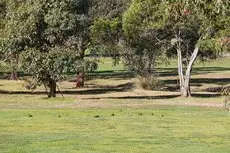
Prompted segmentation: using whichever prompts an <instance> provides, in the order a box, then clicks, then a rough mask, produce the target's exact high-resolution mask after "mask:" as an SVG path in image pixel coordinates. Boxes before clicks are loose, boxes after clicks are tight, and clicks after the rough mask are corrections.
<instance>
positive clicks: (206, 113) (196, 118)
mask: <svg viewBox="0 0 230 153" xmlns="http://www.w3.org/2000/svg"><path fill="white" fill-rule="evenodd" d="M229 115H230V114H229V113H228V112H225V111H222V110H219V109H205V108H202V109H201V108H194V107H192V108H189V107H165V106H164V107H160V106H156V107H153V108H148V109H130V108H121V109H58V110H53V109H45V110H44V109H29V110H28V109H26V110H25V109H13V110H12V109H7V110H1V112H0V125H1V126H0V135H1V139H0V148H1V150H0V151H1V152H2V153H5V152H14V153H31V152H39V153H42V152H44V153H47V152H48V153H51V152H52V153H59V152H60V153H63V152H76V153H112V152H114V153H121V152H122V153H123V152H124V153H125V152H128V153H159V152H160V153H168V152H170V153H184V152H186V153H202V152H205V153H228V152H229V151H230V149H229V147H230V139H229V138H230V132H229V130H228V129H229V125H230V120H229V117H230V116H229Z"/></svg>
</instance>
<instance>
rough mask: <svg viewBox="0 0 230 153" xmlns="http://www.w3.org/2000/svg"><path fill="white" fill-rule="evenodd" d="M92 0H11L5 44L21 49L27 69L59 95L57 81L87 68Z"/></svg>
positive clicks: (38, 81) (5, 45)
mask: <svg viewBox="0 0 230 153" xmlns="http://www.w3.org/2000/svg"><path fill="white" fill-rule="evenodd" d="M87 12H88V3H86V1H84V0H68V1H62V0H55V1H50V0H45V1H40V0H25V1H14V0H10V1H8V2H7V15H6V20H7V21H6V24H5V27H4V32H5V33H4V36H5V38H4V39H3V41H1V42H3V44H4V45H3V46H4V47H5V49H4V51H5V52H8V51H10V52H14V51H15V52H19V51H23V54H21V55H20V56H21V58H20V59H21V61H20V62H21V66H22V68H23V70H24V71H25V72H27V73H29V74H31V75H32V77H33V79H34V80H35V82H36V83H37V84H38V85H41V84H44V85H45V87H47V90H49V91H48V93H49V94H48V96H49V97H55V96H56V83H57V82H58V81H59V80H61V79H63V78H64V77H65V73H67V72H70V71H71V72H73V71H74V72H76V71H79V70H83V69H84V68H85V65H84V64H85V62H84V59H83V56H84V55H83V54H84V50H85V46H87V41H84V40H87V39H88V37H87V34H88V31H87V30H88V29H87V28H88V27H89V19H88V16H87Z"/></svg>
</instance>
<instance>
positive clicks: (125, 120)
mask: <svg viewBox="0 0 230 153" xmlns="http://www.w3.org/2000/svg"><path fill="white" fill-rule="evenodd" d="M229 61H230V60H229V58H226V59H223V60H219V61H215V62H212V63H205V64H204V65H203V64H202V63H197V64H196V66H195V68H194V69H193V70H194V71H193V76H192V80H191V82H192V87H193V88H192V92H193V97H192V98H189V99H186V98H180V97H177V94H179V93H178V92H176V91H153V92H152V91H143V90H141V89H139V88H137V87H136V86H135V82H134V81H135V79H134V76H133V75H132V74H130V73H127V72H124V71H122V70H123V67H122V64H119V65H117V66H114V67H113V66H111V65H112V62H111V60H110V59H104V60H103V62H104V64H103V63H100V65H99V70H98V71H97V72H94V73H92V76H90V79H89V80H87V81H86V85H87V86H88V87H86V88H84V89H74V88H73V87H74V83H73V82H68V81H64V82H60V83H59V85H60V88H61V89H62V91H63V92H65V93H66V94H64V96H65V97H64V98H62V97H61V96H60V94H58V98H56V99H48V98H46V95H45V93H44V89H43V88H42V87H41V88H39V89H38V90H37V91H35V92H30V91H27V90H26V89H25V88H24V82H23V81H22V80H21V81H9V80H0V92H1V93H0V153H36V152H37V153H68V152H73V153H229V152H230V131H229V127H230V113H229V112H228V111H225V110H223V108H222V106H223V103H222V100H223V99H222V98H221V97H220V96H219V95H218V92H214V93H212V92H207V91H205V90H201V89H206V88H210V87H213V88H214V87H221V86H222V85H225V84H227V83H229V80H230V79H229V75H230V67H229V65H230V63H229ZM159 70H160V71H159V72H160V77H161V78H162V79H164V80H165V82H166V83H167V84H169V85H176V76H177V75H176V72H177V70H176V65H175V61H174V63H173V62H172V64H171V65H170V66H168V67H167V66H165V65H162V67H159ZM70 77H71V76H70ZM70 79H72V78H70ZM130 83H131V85H132V83H133V84H134V86H130V88H129V85H130ZM126 85H127V86H126ZM196 88H197V89H196ZM109 89H113V90H109ZM115 89H121V90H115ZM123 89H124V90H123ZM42 91H43V92H42ZM36 92H37V93H36ZM115 95H118V96H117V97H116V96H115ZM175 95H176V96H175ZM103 97H104V98H103ZM112 97H113V98H112ZM194 106H202V107H194ZM211 107H212V108H211Z"/></svg>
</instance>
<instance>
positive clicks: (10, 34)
mask: <svg viewBox="0 0 230 153" xmlns="http://www.w3.org/2000/svg"><path fill="white" fill-rule="evenodd" d="M21 3H23V2H19V1H15V0H9V1H1V8H2V9H1V10H2V13H1V36H0V43H1V51H2V53H3V55H4V56H3V57H2V58H4V61H9V62H10V65H11V75H10V79H12V80H16V79H17V78H18V76H17V68H18V57H19V54H20V52H21V51H23V50H24V49H25V47H26V45H27V44H28V42H29V38H28V35H29V34H30V33H31V32H32V29H33V25H32V24H31V23H30V22H24V21H25V18H26V15H27V14H29V13H32V11H33V10H32V9H30V8H29V7H28V6H26V5H21ZM27 21H29V20H27ZM25 27H26V28H25Z"/></svg>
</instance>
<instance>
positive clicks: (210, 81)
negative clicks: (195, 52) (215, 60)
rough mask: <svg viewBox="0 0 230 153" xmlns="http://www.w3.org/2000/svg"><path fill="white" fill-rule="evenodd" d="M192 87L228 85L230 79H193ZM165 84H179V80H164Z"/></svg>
mask: <svg viewBox="0 0 230 153" xmlns="http://www.w3.org/2000/svg"><path fill="white" fill-rule="evenodd" d="M190 82H191V86H201V84H203V83H205V84H216V85H226V84H229V83H230V78H194V79H191V81H190ZM164 83H165V84H174V85H176V84H177V83H178V80H175V79H173V80H171V79H170V80H164Z"/></svg>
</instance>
